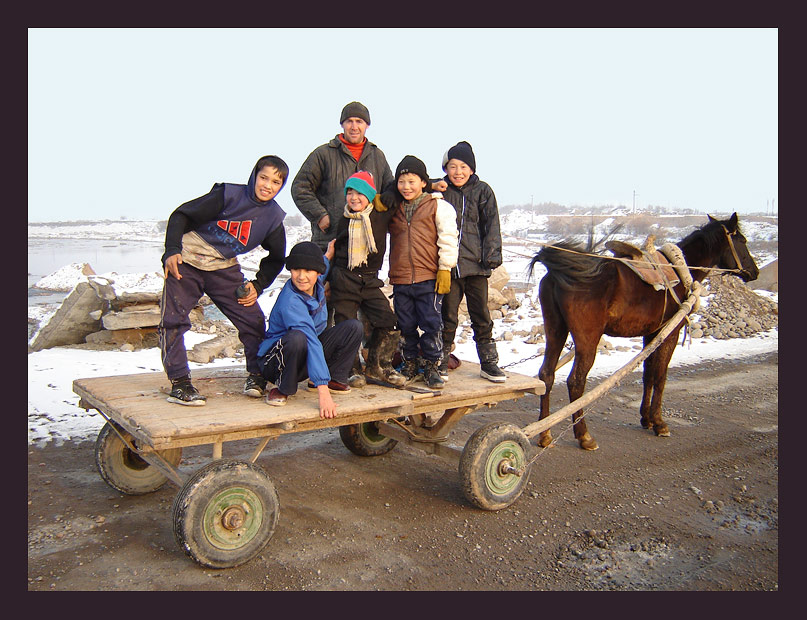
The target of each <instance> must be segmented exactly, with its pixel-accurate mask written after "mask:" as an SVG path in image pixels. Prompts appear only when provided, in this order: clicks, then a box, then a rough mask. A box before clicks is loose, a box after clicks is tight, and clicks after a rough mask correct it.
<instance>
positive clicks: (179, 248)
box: [162, 163, 286, 294]
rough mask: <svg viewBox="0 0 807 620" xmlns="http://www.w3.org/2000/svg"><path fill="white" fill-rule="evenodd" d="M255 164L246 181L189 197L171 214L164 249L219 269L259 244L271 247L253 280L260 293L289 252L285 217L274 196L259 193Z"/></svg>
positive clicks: (190, 261) (167, 253)
mask: <svg viewBox="0 0 807 620" xmlns="http://www.w3.org/2000/svg"><path fill="white" fill-rule="evenodd" d="M257 175H258V170H257V163H256V164H255V167H253V169H252V173H251V174H250V176H249V180H248V182H247V184H246V185H242V184H235V183H216V184H215V185H213V187H212V189H211V190H210V192H208V193H207V194H205V195H204V196H200V197H199V198H196V199H194V200H191V201H189V202H186V203H184V204H182V205H180V206H179V207H177V209H176V210H175V211H174V212H173V213H172V214H171V217H170V218H169V219H168V224H167V226H166V231H165V254H163V257H162V261H163V264H165V259H166V258H167V257H169V256H171V255H173V254H181V255H182V261H183V262H185V263H188V264H189V265H191V266H193V267H196V268H197V269H201V270H202V271H215V270H217V269H224V268H227V267H231V266H233V265H237V264H238V260H237V259H236V258H235V257H236V256H238V255H239V254H245V253H247V252H249V251H251V250H253V249H255V248H256V247H258V246H259V245H260V246H262V247H263V248H264V249H265V250H268V251H269V255H268V256H266V257H264V258H263V260H261V263H260V267H259V269H258V273H257V274H256V278H255V280H254V281H253V285H254V286H255V288H256V290H257V292H258V294H260V293H261V292H263V289H264V288H266V287H267V286H268V285H269V284H271V283H272V282H273V281H274V279H275V278H276V277H277V275H278V274H279V273H280V270H281V269H283V264H284V260H285V255H286V231H285V228H284V227H283V218H284V217H285V216H286V214H285V212H284V211H283V209H281V208H280V205H278V204H277V202H275V200H274V198H272V199H271V200H267V201H262V200H258V198H257V197H256V196H255V181H256V178H257Z"/></svg>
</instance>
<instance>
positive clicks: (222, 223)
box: [216, 220, 252, 245]
mask: <svg viewBox="0 0 807 620" xmlns="http://www.w3.org/2000/svg"><path fill="white" fill-rule="evenodd" d="M216 226H218V227H219V228H221V229H222V230H226V231H227V232H228V233H229V234H230V235H231V236H233V237H235V238H236V239H238V242H239V243H240V244H241V245H246V244H247V242H248V241H249V231H250V229H251V228H252V220H245V221H243V222H231V221H229V220H219V221H218V222H216Z"/></svg>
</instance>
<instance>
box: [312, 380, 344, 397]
mask: <svg viewBox="0 0 807 620" xmlns="http://www.w3.org/2000/svg"><path fill="white" fill-rule="evenodd" d="M308 389H309V390H314V391H316V389H317V386H316V385H314V383H313V382H312V381H309V382H308ZM328 390H329V391H330V392H331V394H347V393H348V392H349V391H350V386H349V385H348V384H347V383H339V382H338V381H334V380H333V379H331V380H330V381H328Z"/></svg>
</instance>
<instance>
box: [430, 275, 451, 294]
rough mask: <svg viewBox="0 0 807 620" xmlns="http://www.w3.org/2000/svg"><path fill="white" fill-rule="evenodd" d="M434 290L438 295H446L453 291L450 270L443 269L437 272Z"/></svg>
mask: <svg viewBox="0 0 807 620" xmlns="http://www.w3.org/2000/svg"><path fill="white" fill-rule="evenodd" d="M434 290H435V292H436V293H437V294H438V295H445V294H446V293H448V291H450V290H451V272H450V271H449V270H448V269H441V270H440V271H438V272H437V280H436V281H435V283H434Z"/></svg>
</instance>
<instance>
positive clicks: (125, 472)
mask: <svg viewBox="0 0 807 620" xmlns="http://www.w3.org/2000/svg"><path fill="white" fill-rule="evenodd" d="M115 428H116V429H117V430H118V432H119V433H121V435H123V436H124V437H126V439H127V440H128V441H131V440H132V439H133V437H132V436H131V435H130V434H129V433H127V432H126V431H125V430H123V429H122V428H121V427H120V426H117V425H116V426H115ZM158 453H159V455H160V456H161V457H162V458H164V459H165V460H166V461H167V462H168V463H170V464H171V465H173V466H174V467H176V466H177V465H179V461H180V460H181V459H182V448H172V449H170V450H159V451H158ZM95 465H96V467H97V468H98V472H99V473H100V474H101V478H103V479H104V482H106V483H107V484H108V485H109V486H111V487H112V488H113V489H115V490H116V491H120V492H121V493H126V494H127V495H145V494H146V493H152V492H154V491H156V490H157V489H159V488H160V487H162V486H163V485H164V484H165V483H166V482H168V478H166V477H165V476H164V475H163V473H162V472H161V471H160V470H159V469H157V468H156V467H154V466H152V465H149V464H148V463H147V462H146V461H144V460H143V459H142V458H140V456H139V455H138V454H137V453H136V452H133V451H132V450H130V449H129V448H128V447H127V446H126V444H125V443H123V441H122V440H121V438H120V437H119V436H118V433H116V432H115V429H113V428H112V425H111V424H110V423H109V422H107V423H106V424H104V427H103V428H102V429H101V432H100V433H98V439H96V440H95Z"/></svg>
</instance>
